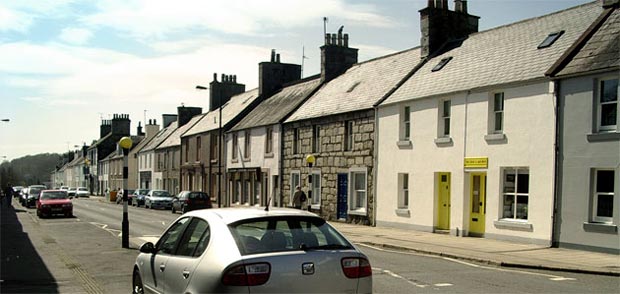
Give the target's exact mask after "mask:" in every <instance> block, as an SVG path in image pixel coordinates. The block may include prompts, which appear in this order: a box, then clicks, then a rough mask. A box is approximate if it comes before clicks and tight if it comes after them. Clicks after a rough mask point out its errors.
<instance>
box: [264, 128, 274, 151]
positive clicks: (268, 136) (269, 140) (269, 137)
mask: <svg viewBox="0 0 620 294" xmlns="http://www.w3.org/2000/svg"><path fill="white" fill-rule="evenodd" d="M265 154H273V127H267V128H266V129H265Z"/></svg>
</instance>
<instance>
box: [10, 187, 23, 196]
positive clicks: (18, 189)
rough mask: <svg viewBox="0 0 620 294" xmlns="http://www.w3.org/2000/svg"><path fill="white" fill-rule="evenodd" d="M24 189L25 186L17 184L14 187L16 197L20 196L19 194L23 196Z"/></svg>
mask: <svg viewBox="0 0 620 294" xmlns="http://www.w3.org/2000/svg"><path fill="white" fill-rule="evenodd" d="M23 189H24V187H22V186H15V187H13V197H14V198H19V196H21V194H22V190H23Z"/></svg>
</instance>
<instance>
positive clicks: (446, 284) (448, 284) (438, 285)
mask: <svg viewBox="0 0 620 294" xmlns="http://www.w3.org/2000/svg"><path fill="white" fill-rule="evenodd" d="M433 286H435V287H449V286H454V285H452V284H450V283H438V284H434V285H433Z"/></svg>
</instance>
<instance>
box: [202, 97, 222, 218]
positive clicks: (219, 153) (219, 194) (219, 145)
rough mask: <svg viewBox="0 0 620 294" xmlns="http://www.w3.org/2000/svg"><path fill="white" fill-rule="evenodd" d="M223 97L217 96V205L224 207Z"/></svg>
mask: <svg viewBox="0 0 620 294" xmlns="http://www.w3.org/2000/svg"><path fill="white" fill-rule="evenodd" d="M207 89H209V88H208V87H205V86H201V85H197V86H196V90H207ZM220 99H222V98H221V97H220V96H219V95H218V96H217V100H218V101H217V103H218V104H219V105H218V109H219V112H220V119H219V121H218V122H219V136H218V138H217V141H218V142H217V149H218V150H217V164H218V167H217V207H222V188H221V187H222V103H221V101H220Z"/></svg>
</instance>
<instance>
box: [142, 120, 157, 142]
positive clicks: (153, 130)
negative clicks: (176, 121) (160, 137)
mask: <svg viewBox="0 0 620 294" xmlns="http://www.w3.org/2000/svg"><path fill="white" fill-rule="evenodd" d="M145 129H146V137H147V138H152V137H153V136H155V134H157V132H159V125H158V124H157V120H154V119H149V122H148V124H147V125H146V126H145Z"/></svg>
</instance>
